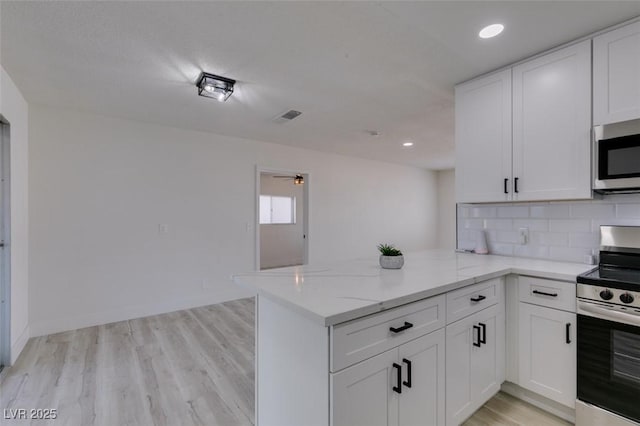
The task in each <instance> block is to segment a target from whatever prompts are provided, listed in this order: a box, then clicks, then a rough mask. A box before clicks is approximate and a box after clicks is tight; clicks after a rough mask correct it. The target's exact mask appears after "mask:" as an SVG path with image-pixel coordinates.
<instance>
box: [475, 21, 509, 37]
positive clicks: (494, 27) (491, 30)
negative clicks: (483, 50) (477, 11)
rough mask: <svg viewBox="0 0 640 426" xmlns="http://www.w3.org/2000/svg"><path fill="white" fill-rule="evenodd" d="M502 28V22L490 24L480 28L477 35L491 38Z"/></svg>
mask: <svg viewBox="0 0 640 426" xmlns="http://www.w3.org/2000/svg"><path fill="white" fill-rule="evenodd" d="M502 30H504V25H502V24H491V25H488V26H486V27H484V28H483V29H481V30H480V32H479V33H478V36H479V37H480V38H491V37H495V36H497V35H498V34H500V33H501V32H502Z"/></svg>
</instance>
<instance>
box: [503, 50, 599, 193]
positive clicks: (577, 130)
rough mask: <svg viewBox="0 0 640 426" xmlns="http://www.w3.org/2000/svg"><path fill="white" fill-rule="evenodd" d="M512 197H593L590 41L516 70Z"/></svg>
mask: <svg viewBox="0 0 640 426" xmlns="http://www.w3.org/2000/svg"><path fill="white" fill-rule="evenodd" d="M513 179H514V186H516V187H517V192H516V188H514V200H517V201H527V200H553V199H576V198H590V197H591V41H590V40H587V41H584V42H582V43H578V44H576V45H573V46H569V47H566V48H564V49H561V50H558V51H556V52H552V53H550V54H547V55H544V56H541V57H539V58H536V59H533V60H531V61H528V62H525V63H523V64H521V65H518V66H516V67H514V68H513Z"/></svg>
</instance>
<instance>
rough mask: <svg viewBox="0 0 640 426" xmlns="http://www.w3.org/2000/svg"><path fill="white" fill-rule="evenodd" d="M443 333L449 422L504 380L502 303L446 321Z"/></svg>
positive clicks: (458, 420)
mask: <svg viewBox="0 0 640 426" xmlns="http://www.w3.org/2000/svg"><path fill="white" fill-rule="evenodd" d="M446 334H447V348H446V352H447V367H446V372H447V376H446V380H447V385H446V386H447V392H446V395H447V397H446V406H447V408H446V417H447V425H448V426H451V425H458V424H460V423H462V422H463V421H465V420H466V419H467V418H468V417H469V416H471V415H472V414H473V413H474V412H475V411H476V410H477V409H479V408H480V407H481V406H482V405H483V404H484V403H485V402H487V401H488V400H489V399H491V397H492V396H493V395H495V394H496V393H497V392H498V391H499V390H500V385H502V382H503V381H504V375H505V360H504V354H505V320H504V303H498V304H496V305H493V306H491V307H488V308H485V309H483V310H482V311H479V312H476V313H475V314H473V315H470V316H468V317H466V318H463V319H461V320H459V321H456V322H454V323H452V324H449V325H447V331H446ZM425 424H428V423H425Z"/></svg>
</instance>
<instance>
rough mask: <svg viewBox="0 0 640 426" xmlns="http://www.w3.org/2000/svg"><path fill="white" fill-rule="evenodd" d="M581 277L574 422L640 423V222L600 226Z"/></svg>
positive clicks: (587, 424)
mask: <svg viewBox="0 0 640 426" xmlns="http://www.w3.org/2000/svg"><path fill="white" fill-rule="evenodd" d="M600 234H601V250H600V263H599V266H598V268H595V269H593V270H592V271H589V272H587V273H585V274H582V275H580V276H578V284H577V289H576V294H577V297H578V300H577V314H578V315H577V316H578V327H577V329H578V331H577V354H578V355H577V356H578V363H577V365H578V371H577V378H578V383H577V398H578V400H577V401H576V424H577V425H578V426H590V425H594V426H595V425H611V426H617V425H625V426H626V425H640V227H629V226H602V227H601V229H600Z"/></svg>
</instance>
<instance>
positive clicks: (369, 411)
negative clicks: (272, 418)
mask: <svg viewBox="0 0 640 426" xmlns="http://www.w3.org/2000/svg"><path fill="white" fill-rule="evenodd" d="M444 356H445V334H444V329H440V330H437V331H434V332H432V333H430V334H427V335H425V336H422V337H419V338H417V339H415V340H412V341H410V342H407V343H405V344H403V345H401V346H399V347H397V348H394V349H391V350H388V351H386V352H383V353H381V354H379V355H376V356H374V357H372V358H369V359H367V360H365V361H362V362H360V363H358V364H355V365H353V366H351V367H348V368H345V369H344V370H342V371H339V372H337V373H333V374H331V375H330V376H331V378H330V380H331V394H332V395H331V401H332V405H331V425H333V426H391V425H398V426H413V425H444V424H445V412H444V410H445V403H444V397H445V378H444V372H445V371H444V370H445V359H444Z"/></svg>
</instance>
